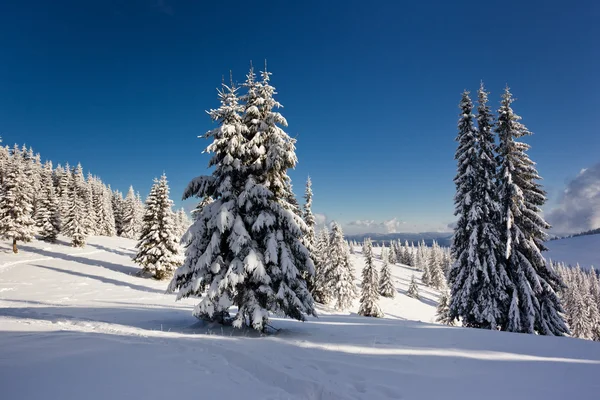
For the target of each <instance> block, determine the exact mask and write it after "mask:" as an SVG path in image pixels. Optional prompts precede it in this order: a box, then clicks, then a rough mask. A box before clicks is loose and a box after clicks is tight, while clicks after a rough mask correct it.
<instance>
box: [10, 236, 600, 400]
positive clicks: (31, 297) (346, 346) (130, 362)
mask: <svg viewBox="0 0 600 400" xmlns="http://www.w3.org/2000/svg"><path fill="white" fill-rule="evenodd" d="M133 245H134V242H133V241H129V240H126V239H121V238H90V240H89V244H88V245H87V246H86V248H84V249H73V248H71V247H68V246H66V245H65V244H64V243H63V244H57V245H48V244H45V243H40V242H34V243H30V244H25V245H22V246H21V248H22V253H21V254H19V255H16V256H15V255H12V254H11V253H10V246H9V244H8V243H6V242H2V243H1V244H0V398H2V399H3V400H4V399H6V400H20V399H27V400H35V399H44V400H54V399H56V400H69V399H77V400H81V399H86V400H96V399H111V400H122V399H123V400H124V399H128V400H129V399H167V398H183V399H190V398H193V399H203V398H219V399H234V398H245V399H369V400H371V399H442V398H444V399H462V400H467V399H481V398H485V399H506V398H510V399H527V400H531V399H544V400H551V399H561V400H563V399H566V398H584V399H592V398H597V396H598V393H600V382H599V381H598V379H597V378H598V376H599V375H600V345H599V344H598V343H594V342H590V341H584V340H579V339H571V338H554V337H536V336H533V335H519V334H510V333H501V332H490V331H481V330H476V329H463V328H451V327H445V326H441V325H436V324H433V323H432V321H433V319H434V314H435V305H436V301H437V293H435V292H434V291H431V290H428V289H427V288H423V287H421V294H422V299H421V300H414V299H411V298H408V297H406V296H405V295H404V293H405V290H406V289H407V285H408V282H409V280H410V276H411V274H413V273H415V274H416V275H417V276H420V274H418V272H416V271H414V270H412V269H411V268H408V267H403V266H395V267H393V271H392V272H393V275H394V280H395V282H396V286H397V289H398V296H397V297H396V298H395V299H393V300H390V299H383V300H382V301H381V306H382V309H383V311H384V312H385V318H383V319H374V318H365V317H360V316H358V315H357V314H356V310H357V309H358V303H357V302H356V303H355V305H354V307H353V309H352V310H351V312H343V313H340V312H334V311H333V310H329V309H326V308H320V310H319V311H320V318H318V319H314V318H313V319H310V321H308V322H305V323H301V322H297V321H290V320H285V319H274V320H273V321H272V323H273V325H275V326H276V327H277V328H281V331H280V332H279V333H278V334H276V335H273V336H268V337H260V336H259V335H258V334H256V333H254V332H252V331H239V330H232V329H229V328H221V327H219V326H206V325H203V324H201V323H199V322H198V321H197V320H196V319H195V318H194V317H192V315H191V310H192V307H193V304H194V302H195V301H194V300H190V299H188V300H185V301H182V302H175V301H174V296H173V295H166V294H164V293H163V292H164V289H165V287H166V285H167V283H166V282H156V281H153V280H149V279H143V278H139V277H136V276H134V275H133V274H135V273H136V272H137V271H138V268H137V267H136V266H135V265H134V264H133V263H132V262H131V260H130V259H131V256H132V254H133ZM353 259H354V261H355V266H356V269H357V277H358V276H360V269H361V268H362V265H363V262H362V260H361V259H360V255H356V256H353ZM377 266H378V267H380V266H381V264H380V262H379V261H378V262H377ZM420 321H422V322H420Z"/></svg>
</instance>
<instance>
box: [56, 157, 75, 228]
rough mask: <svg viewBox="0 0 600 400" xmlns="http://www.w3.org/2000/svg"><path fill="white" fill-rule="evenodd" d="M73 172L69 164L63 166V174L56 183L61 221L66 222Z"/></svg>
mask: <svg viewBox="0 0 600 400" xmlns="http://www.w3.org/2000/svg"><path fill="white" fill-rule="evenodd" d="M72 179H73V172H72V170H71V166H70V165H69V163H66V164H65V173H64V174H63V175H62V176H61V177H60V180H59V182H58V196H59V197H58V203H59V205H60V215H61V220H62V221H66V220H67V215H69V196H70V195H69V191H70V188H71V180H72Z"/></svg>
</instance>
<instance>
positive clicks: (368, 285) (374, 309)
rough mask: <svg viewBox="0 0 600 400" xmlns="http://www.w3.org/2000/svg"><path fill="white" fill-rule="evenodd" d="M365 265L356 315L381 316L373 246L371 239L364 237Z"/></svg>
mask: <svg viewBox="0 0 600 400" xmlns="http://www.w3.org/2000/svg"><path fill="white" fill-rule="evenodd" d="M365 250H366V253H365V254H364V257H365V267H364V268H363V271H362V287H361V295H360V308H359V309H358V315H362V316H364V317H378V318H381V317H383V312H382V311H381V308H379V304H377V303H378V301H379V291H378V287H377V286H378V283H379V277H378V274H377V268H376V267H375V264H374V262H373V247H372V245H371V239H368V238H367V239H365Z"/></svg>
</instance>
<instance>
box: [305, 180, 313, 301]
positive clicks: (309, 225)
mask: <svg viewBox="0 0 600 400" xmlns="http://www.w3.org/2000/svg"><path fill="white" fill-rule="evenodd" d="M312 196H313V193H312V182H311V180H310V176H309V177H308V179H307V180H306V190H305V192H304V213H303V215H302V218H303V219H304V223H305V224H306V232H305V233H304V240H303V243H304V245H305V246H306V248H307V249H308V251H309V253H310V256H311V258H312V260H313V262H315V257H316V255H315V245H316V237H315V216H314V215H313V213H312ZM315 268H316V266H315ZM315 274H316V272H315ZM304 278H305V280H306V285H307V287H308V290H309V291H310V292H311V294H312V296H313V299H314V297H315V293H314V291H315V281H314V275H308V274H307V275H306V276H305V277H304Z"/></svg>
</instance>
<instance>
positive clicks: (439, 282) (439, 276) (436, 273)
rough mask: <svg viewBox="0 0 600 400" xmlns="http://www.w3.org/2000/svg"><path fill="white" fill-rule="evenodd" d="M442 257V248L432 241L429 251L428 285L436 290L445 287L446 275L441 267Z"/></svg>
mask: <svg viewBox="0 0 600 400" xmlns="http://www.w3.org/2000/svg"><path fill="white" fill-rule="evenodd" d="M442 258H443V254H442V249H441V248H440V246H439V245H438V244H437V243H436V242H435V241H434V242H433V246H432V247H431V251H430V253H429V273H430V278H429V286H431V287H432V288H434V289H437V290H440V289H442V288H445V287H446V277H445V276H444V271H443V269H442Z"/></svg>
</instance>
